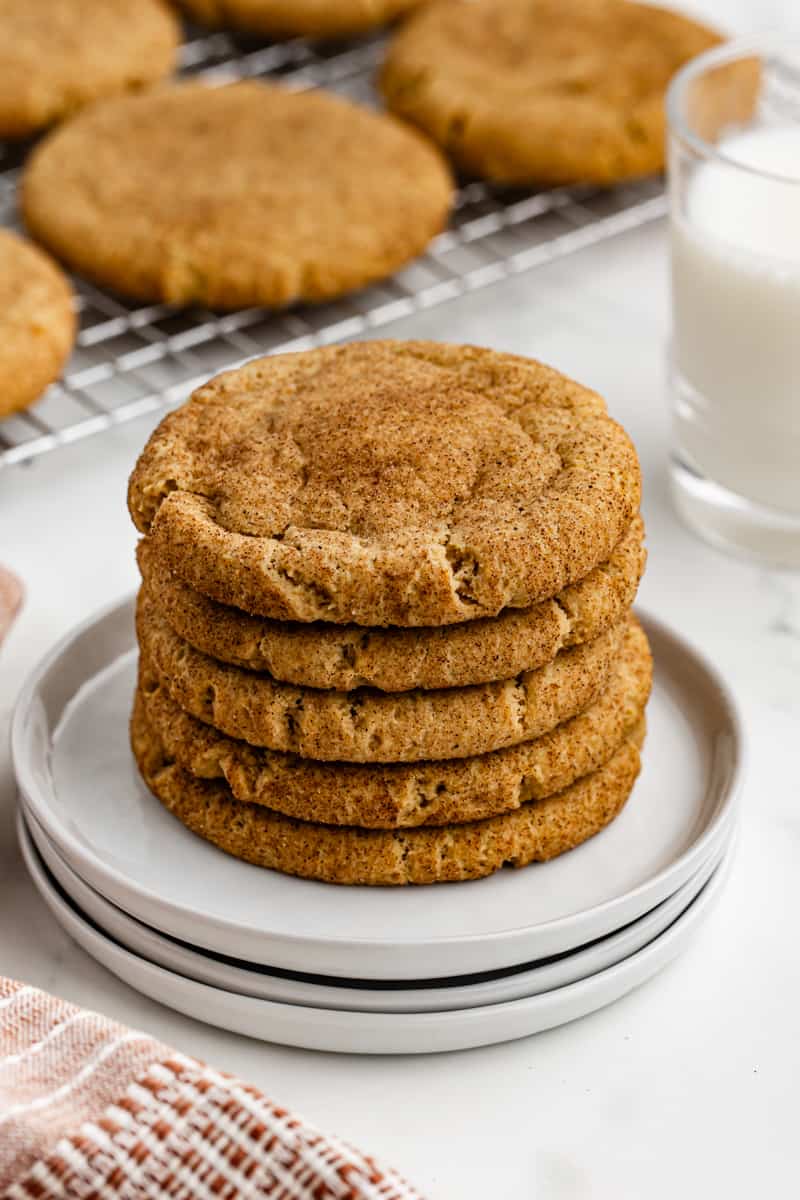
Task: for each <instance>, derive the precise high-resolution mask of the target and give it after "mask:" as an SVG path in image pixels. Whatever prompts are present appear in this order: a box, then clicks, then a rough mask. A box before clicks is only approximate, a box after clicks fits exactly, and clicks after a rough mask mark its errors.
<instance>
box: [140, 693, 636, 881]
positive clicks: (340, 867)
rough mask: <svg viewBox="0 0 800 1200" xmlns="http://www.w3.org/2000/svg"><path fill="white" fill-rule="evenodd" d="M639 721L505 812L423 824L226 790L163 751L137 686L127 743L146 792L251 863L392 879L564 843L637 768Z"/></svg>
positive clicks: (471, 868) (456, 876)
mask: <svg viewBox="0 0 800 1200" xmlns="http://www.w3.org/2000/svg"><path fill="white" fill-rule="evenodd" d="M643 739H644V722H641V723H640V725H639V726H638V727H637V728H636V729H635V730H633V731H632V732H631V734H630V735H629V737H627V738H626V739H625V741H624V742H623V744H622V746H621V747H620V748H619V750H617V752H616V753H615V754H614V755H613V756H612V757H611V758H610V759H609V761H608V762H607V763H605V765H604V766H602V767H600V768H599V769H598V770H596V771H594V772H592V774H590V775H586V776H584V778H583V779H580V780H578V782H577V783H574V784H572V785H571V786H570V787H568V788H565V789H564V790H563V791H561V792H559V793H557V794H556V795H554V796H551V797H548V798H547V799H544V800H536V801H532V802H530V803H527V804H524V805H523V806H522V807H521V808H519V809H516V810H515V811H514V812H509V813H504V814H503V815H501V816H497V817H490V818H489V819H488V820H485V821H471V822H468V823H466V824H463V825H445V826H439V827H433V828H425V829H403V830H399V829H392V830H383V829H355V828H353V827H351V826H340V827H338V828H334V827H331V826H329V825H319V824H314V823H313V822H310V821H297V820H294V819H293V818H291V817H286V816H283V815H281V814H280V813H275V812H273V811H271V810H270V809H267V808H263V807H262V806H260V805H257V804H242V803H241V802H240V801H238V800H235V799H234V798H233V796H232V794H231V791H230V789H229V788H228V787H227V785H226V784H224V783H221V782H219V781H209V780H203V779H196V778H195V777H194V776H193V775H191V774H190V773H189V772H188V771H186V770H184V769H183V768H182V767H180V766H178V764H177V763H176V762H175V761H174V760H172V759H171V758H170V756H169V755H168V754H167V753H166V752H165V750H164V746H163V744H162V743H161V742H160V740H159V738H158V736H157V735H156V734H155V733H154V731H153V730H152V729H151V727H150V726H149V724H148V722H147V718H146V715H145V713H144V711H143V707H142V704H141V698H140V697H138V696H137V699H136V701H135V704H134V712H133V717H132V721H131V745H132V749H133V753H134V757H135V759H136V762H137V765H138V767H139V771H140V773H141V775H142V777H143V779H144V781H145V783H146V784H147V786H148V788H149V789H150V791H151V792H152V793H153V795H154V796H155V797H156V798H157V799H158V800H160V801H161V803H162V804H163V805H164V806H165V807H166V808H167V809H169V811H170V812H172V814H173V815H174V816H175V817H177V819H178V820H179V821H181V822H182V824H183V825H185V826H186V828H187V829H189V830H191V832H193V833H195V834H197V835H199V836H200V837H202V838H204V839H205V840H206V841H209V842H211V843H212V844H214V845H215V846H217V847H218V848H219V849H221V850H224V851H226V852H227V853H228V854H232V855H234V857H236V858H241V859H244V860H245V861H246V862H249V863H252V864H254V865H255V866H260V867H267V868H271V869H272V870H276V871H281V872H283V873H284V874H288V875H299V876H302V877H303V878H306V879H318V880H322V881H325V882H329V883H340V884H365V885H370V886H396V885H401V884H424V883H441V882H448V881H450V882H455V881H457V880H466V879H480V878H481V877H483V876H486V875H491V874H493V872H495V871H497V870H499V869H500V868H501V867H504V866H514V867H522V866H526V865H527V864H529V863H531V862H535V861H540V862H543V861H546V860H548V859H551V858H555V857H556V856H557V855H559V854H563V853H565V851H567V850H571V849H572V848H573V847H575V846H577V845H579V844H580V843H581V842H584V841H586V839H587V838H590V837H592V836H594V834H596V833H599V832H600V830H601V829H603V828H604V826H606V825H607V824H608V823H609V822H610V821H612V820H613V818H614V817H615V816H617V814H618V813H619V812H620V810H621V809H622V807H623V805H624V804H625V802H626V800H627V799H628V797H629V795H630V793H631V790H632V788H633V785H634V783H635V781H636V776H637V775H638V773H639V765H640V760H639V747H640V746H641V743H642V741H643Z"/></svg>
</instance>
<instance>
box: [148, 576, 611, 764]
mask: <svg viewBox="0 0 800 1200" xmlns="http://www.w3.org/2000/svg"><path fill="white" fill-rule="evenodd" d="M627 620H628V618H626V620H625V621H623V622H621V623H619V624H618V625H614V626H612V627H611V629H608V630H607V631H606V632H605V633H603V634H601V635H600V636H599V637H598V638H595V640H594V641H593V642H585V643H584V644H583V645H581V646H575V647H573V648H572V649H570V650H563V651H562V652H561V653H560V654H558V655H557V656H556V657H555V658H554V659H553V660H552V662H549V663H547V664H546V665H545V666H543V667H539V668H538V670H536V671H526V672H524V673H523V674H521V675H518V676H517V677H516V678H514V679H507V680H501V681H499V682H497V683H482V684H476V685H475V686H473V687H466V688H444V689H441V690H434V691H419V690H418V691H411V692H399V693H397V694H396V695H395V694H393V693H391V692H379V691H375V690H373V689H371V688H358V689H357V690H356V691H353V692H334V691H320V690H317V689H314V688H300V687H294V686H292V685H291V684H287V683H277V682H276V681H275V680H274V679H272V678H271V677H270V676H269V675H265V674H259V673H257V672H254V671H244V670H242V669H241V667H232V666H228V665H227V664H225V663H218V662H217V661H216V659H213V658H209V657H208V655H206V654H202V653H201V652H200V651H199V650H195V649H194V648H193V647H192V646H190V645H189V643H188V642H185V641H183V640H182V639H181V638H179V637H178V635H177V634H176V633H175V632H174V631H173V629H172V627H171V626H170V625H169V623H168V622H167V621H166V620H165V619H164V618H163V617H162V616H161V615H160V614H159V613H158V611H157V610H156V609H155V608H154V607H153V605H152V603H151V601H150V600H149V598H148V596H147V594H146V593H145V592H144V591H141V592H140V593H139V603H138V605H137V613H136V628H137V634H138V638H139V645H140V647H141V651H142V655H143V657H144V659H145V661H146V662H147V664H148V665H149V666H150V667H151V668H152V670H153V671H154V672H155V673H156V675H157V676H158V679H159V681H160V683H162V684H163V686H164V688H165V690H166V691H167V692H168V694H169V695H170V697H171V698H172V699H173V700H174V701H175V703H176V704H178V705H180V707H181V708H183V709H184V710H185V711H186V712H189V713H191V714H192V716H194V717H197V718H198V719H199V720H201V721H205V722H206V724H208V725H213V726H214V727H215V728H216V729H219V730H221V731H222V732H223V733H227V734H229V735H230V736H231V737H235V738H241V739H242V740H243V741H246V742H249V743H250V744H251V745H254V746H267V747H269V748H270V749H272V750H285V751H290V752H291V753H293V754H299V755H301V756H302V757H303V758H313V759H320V760H324V761H342V762H417V761H419V760H420V759H426V758H436V759H439V758H463V757H466V756H468V755H473V754H484V753H486V752H487V751H489V750H497V749H499V748H500V747H502V746H512V745H516V744H517V743H518V742H524V741H529V740H530V739H531V738H534V737H539V736H540V735H541V734H543V733H547V732H548V731H549V730H550V729H553V728H554V727H555V726H556V725H560V724H561V722H562V721H566V720H568V719H569V718H570V717H572V716H574V715H575V714H576V713H578V712H581V711H582V710H583V709H584V708H586V707H587V705H589V704H591V703H592V701H593V700H595V699H596V698H597V696H598V695H599V694H600V692H601V690H602V688H603V686H604V685H605V682H606V680H607V679H608V677H609V675H610V674H611V671H612V669H613V665H614V661H615V659H616V657H617V655H618V653H619V647H620V644H621V642H622V638H623V636H624V632H625V627H626V625H627Z"/></svg>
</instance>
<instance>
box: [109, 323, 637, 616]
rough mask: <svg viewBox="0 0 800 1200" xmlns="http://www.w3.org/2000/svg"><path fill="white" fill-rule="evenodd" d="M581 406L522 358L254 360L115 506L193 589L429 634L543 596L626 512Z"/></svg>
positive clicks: (621, 458)
mask: <svg viewBox="0 0 800 1200" xmlns="http://www.w3.org/2000/svg"><path fill="white" fill-rule="evenodd" d="M639 496H640V475H639V464H638V460H637V457H636V452H635V450H634V448H633V446H632V445H631V443H630V440H629V439H628V437H627V435H626V434H625V432H624V430H623V429H621V428H620V426H619V425H617V424H616V422H614V421H612V420H611V418H610V417H609V416H608V414H607V412H606V408H605V404H604V402H603V400H602V399H601V397H600V396H598V395H597V394H596V393H595V392H591V391H589V390H588V389H587V388H584V387H581V386H580V385H579V384H577V383H574V382H573V381H572V380H570V379H567V378H566V377H565V376H563V375H560V374H559V373H558V372H557V371H554V370H552V369H551V368H550V367H545V366H543V365H542V364H541V363H537V362H534V361H533V360H530V359H525V358H520V357H517V356H515V355H510V354H500V353H496V352H494V351H491V350H480V349H477V348H475V347H470V346H450V345H444V344H439V343H436V342H355V343H351V344H349V345H345V346H336V347H331V348H327V349H323V350H312V351H307V352H306V353H302V354H283V355H277V356H272V357H269V358H263V359H258V360H256V361H254V362H251V363H248V364H247V365H246V366H244V367H242V368H240V369H239V370H236V371H230V372H227V373H225V374H223V375H220V376H218V377H217V378H216V379H214V380H212V381H211V382H210V383H209V384H207V385H206V386H204V387H202V388H199V389H198V390H197V391H196V392H195V393H194V395H193V397H192V398H191V399H190V400H189V401H188V403H186V404H185V405H183V406H182V407H181V408H180V409H178V410H177V411H176V412H174V413H171V414H170V415H169V416H167V417H165V418H164V420H163V421H162V422H161V424H160V425H159V426H158V428H157V429H156V431H155V432H154V433H153V435H152V436H151V438H150V440H149V442H148V444H147V446H146V447H145V450H144V452H143V454H142V455H141V457H140V459H139V461H138V463H137V465H136V468H135V470H134V472H133V475H132V477H131V481H130V486H129V492H128V503H129V508H130V511H131V515H132V517H133V520H134V522H135V524H136V526H137V528H138V529H139V530H140V532H142V533H145V534H148V535H149V536H150V538H151V539H152V543H153V545H154V547H155V548H156V550H157V552H158V554H159V557H160V560H161V561H162V562H163V563H165V564H166V566H167V567H169V569H170V570H172V571H174V573H175V574H176V575H177V576H178V577H179V578H180V579H182V580H183V581H184V582H185V583H187V584H189V585H190V586H191V587H193V588H194V589H195V590H196V591H199V592H202V593H203V594H204V595H207V596H210V597H211V598H212V599H214V600H217V601H218V602H219V603H221V604H227V605H230V606H233V607H235V608H241V609H244V610H245V611H246V612H249V613H254V614H259V615H261V616H267V617H272V618H277V619H279V620H292V621H318V620H321V621H326V622H333V623H336V624H356V625H370V626H373V625H400V626H417V625H442V624H451V623H456V622H460V621H465V620H475V619H477V618H480V617H489V616H495V615H496V614H497V613H499V612H500V611H501V609H503V608H506V607H512V608H523V607H527V606H529V605H531V604H534V603H537V602H538V601H540V600H544V599H548V598H550V597H551V596H554V595H556V594H557V593H558V592H560V591H561V590H562V589H563V588H565V587H567V586H569V585H570V584H572V583H575V582H577V581H578V580H579V579H582V578H583V577H584V576H585V575H587V574H588V573H589V572H590V571H591V570H593V569H594V568H595V567H596V566H598V564H600V563H602V562H605V561H606V560H607V559H608V558H609V557H610V555H611V553H612V551H613V550H614V547H615V546H616V545H617V543H618V542H619V540H620V538H621V537H622V536H623V534H624V533H625V531H626V530H627V529H628V527H629V526H630V523H631V521H632V520H633V518H634V516H635V515H636V513H637V511H638V508H639Z"/></svg>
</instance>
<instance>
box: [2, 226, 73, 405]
mask: <svg viewBox="0 0 800 1200" xmlns="http://www.w3.org/2000/svg"><path fill="white" fill-rule="evenodd" d="M74 340H75V311H74V308H73V303H72V288H71V287H70V285H69V282H68V281H67V278H66V276H65V275H63V274H62V273H61V271H60V270H59V269H58V267H57V266H56V264H55V263H53V262H51V261H50V259H49V258H48V257H47V255H46V254H43V253H42V252H41V250H39V248H38V247H37V246H32V245H31V243H30V242H28V241H26V240H25V238H21V237H17V236H16V234H13V233H11V232H10V231H9V230H7V229H0V420H2V418H3V417H7V416H8V415H9V414H10V413H13V412H17V411H18V410H19V409H21V408H26V407H27V406H28V405H29V404H32V403H33V401H34V400H36V399H38V397H39V396H40V395H41V393H42V392H43V391H44V389H45V388H46V387H47V385H48V384H49V383H52V382H53V380H54V379H55V378H56V377H57V375H58V374H59V373H60V371H61V368H62V367H63V365H64V361H65V359H66V357H67V355H68V354H69V352H70V350H71V349H72V343H73V341H74Z"/></svg>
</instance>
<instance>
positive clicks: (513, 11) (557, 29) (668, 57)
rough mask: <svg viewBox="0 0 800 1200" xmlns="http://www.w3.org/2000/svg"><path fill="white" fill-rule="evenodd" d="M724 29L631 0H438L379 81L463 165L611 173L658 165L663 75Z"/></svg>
mask: <svg viewBox="0 0 800 1200" xmlns="http://www.w3.org/2000/svg"><path fill="white" fill-rule="evenodd" d="M720 40H721V39H720V38H719V37H718V35H717V34H716V33H714V32H713V31H712V30H710V29H707V28H705V27H704V26H702V25H699V24H697V23H696V22H694V21H690V20H689V19H688V18H686V17H683V16H681V15H680V14H678V13H675V12H669V11H667V10H666V9H661V8H656V7H654V6H652V5H649V4H647V5H645V4H635V3H632V2H631V0H528V2H526V3H520V0H437V2H436V3H434V4H431V5H426V6H425V7H424V8H423V9H422V10H421V11H420V12H419V13H418V14H415V15H414V16H413V17H412V18H411V19H410V20H409V21H408V23H407V24H405V25H404V26H403V28H402V29H401V31H400V32H399V33H398V34H397V36H396V37H395V39H394V41H393V42H392V44H391V45H390V48H389V53H388V56H387V59H386V62H385V65H384V68H383V72H382V75H381V89H382V91H383V94H384V96H385V98H386V102H387V104H388V106H389V108H390V109H391V110H392V111H393V112H395V113H397V114H398V115H400V116H402V117H404V118H406V119H407V120H409V121H411V122H413V123H414V124H415V125H418V126H419V127H420V128H421V129H424V130H425V132H426V133H428V134H429V135H430V136H431V137H432V138H433V139H434V140H435V141H436V142H438V144H439V145H440V146H442V147H443V148H444V149H445V150H446V151H447V153H448V154H449V155H450V156H451V157H452V158H453V159H454V160H455V162H456V163H457V164H458V165H459V166H460V167H461V168H462V169H463V170H465V171H468V172H470V173H474V174H476V175H481V176H485V177H486V178H488V179H493V180H496V181H498V182H501V183H513V184H548V185H558V184H568V183H599V184H612V183H616V182H618V181H621V180H624V179H630V178H635V177H637V176H642V175H648V174H652V173H654V172H656V171H660V170H661V169H662V167H663V165H664V104H663V101H664V92H665V90H666V87H667V84H668V82H669V80H670V79H671V77H672V76H673V75H674V73H675V72H676V71H677V70H678V68H679V67H680V66H682V65H683V63H685V62H687V61H688V60H689V59H690V58H693V57H694V56H695V55H696V54H700V53H701V52H702V51H703V50H707V49H708V48H709V47H710V46H713V45H715V44H716V43H717V42H718V41H720Z"/></svg>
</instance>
